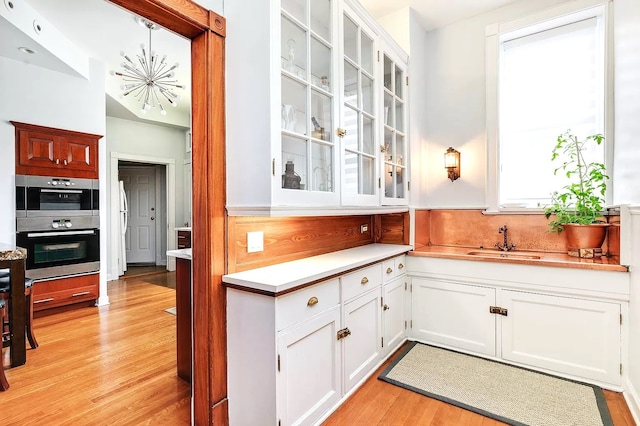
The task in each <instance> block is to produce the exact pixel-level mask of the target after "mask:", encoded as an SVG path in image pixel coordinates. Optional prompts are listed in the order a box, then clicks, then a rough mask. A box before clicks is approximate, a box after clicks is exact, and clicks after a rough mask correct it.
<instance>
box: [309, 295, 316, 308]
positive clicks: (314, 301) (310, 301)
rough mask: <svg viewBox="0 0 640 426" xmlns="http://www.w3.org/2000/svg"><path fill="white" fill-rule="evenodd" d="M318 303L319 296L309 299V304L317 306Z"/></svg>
mask: <svg viewBox="0 0 640 426" xmlns="http://www.w3.org/2000/svg"><path fill="white" fill-rule="evenodd" d="M317 304H318V298H317V297H315V296H313V297H312V298H310V299H309V301H308V302H307V306H315V305H317Z"/></svg>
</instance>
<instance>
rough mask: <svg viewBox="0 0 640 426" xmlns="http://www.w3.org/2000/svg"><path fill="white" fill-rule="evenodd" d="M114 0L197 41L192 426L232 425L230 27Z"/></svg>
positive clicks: (203, 14) (189, 13)
mask: <svg viewBox="0 0 640 426" xmlns="http://www.w3.org/2000/svg"><path fill="white" fill-rule="evenodd" d="M109 1H110V2H111V3H114V4H116V5H119V6H121V7H123V8H125V9H127V10H129V11H131V12H132V13H135V14H137V15H139V16H142V17H144V18H147V19H149V20H151V21H153V22H155V23H157V24H159V25H160V26H162V27H165V28H167V29H169V30H171V31H173V32H175V33H178V34H180V35H182V36H184V37H187V38H189V39H191V87H192V91H191V92H192V104H191V114H192V115H191V117H192V127H191V130H192V158H193V160H192V170H193V177H192V188H193V189H192V200H193V213H192V214H193V217H192V222H193V223H192V226H193V232H192V248H193V253H194V255H193V261H192V282H193V294H192V298H193V302H192V321H193V383H192V404H193V418H192V422H193V424H196V425H210V424H215V425H226V424H228V423H229V416H228V401H227V362H226V354H227V336H226V299H225V290H224V288H223V287H222V275H223V274H224V273H225V267H226V256H225V253H226V250H225V248H226V247H225V244H226V238H225V235H226V214H225V202H226V178H225V109H224V106H225V101H224V93H225V92H224V90H225V78H224V67H225V62H224V59H225V55H224V53H225V52H224V46H225V45H224V38H225V34H226V21H225V19H224V18H223V17H221V16H220V15H218V14H216V13H215V12H212V11H209V10H207V9H205V8H203V7H201V6H200V5H198V4H197V3H194V2H193V1H192V0H109Z"/></svg>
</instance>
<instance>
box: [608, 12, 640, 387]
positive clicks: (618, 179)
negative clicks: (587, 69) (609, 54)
mask: <svg viewBox="0 0 640 426" xmlns="http://www.w3.org/2000/svg"><path fill="white" fill-rule="evenodd" d="M614 17H615V18H614V19H615V22H614V39H615V53H614V55H615V148H614V149H615V151H614V169H613V203H614V204H638V203H640V185H638V182H640V167H639V166H638V165H639V164H640V144H639V143H638V136H639V135H640V102H639V101H638V100H639V99H640V2H638V1H637V0H616V1H615V2H614ZM639 355H640V354H639ZM639 384H640V383H639Z"/></svg>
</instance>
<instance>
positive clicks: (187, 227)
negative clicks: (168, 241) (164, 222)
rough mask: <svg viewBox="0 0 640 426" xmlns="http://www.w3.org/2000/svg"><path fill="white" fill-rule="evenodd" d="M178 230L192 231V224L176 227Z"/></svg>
mask: <svg viewBox="0 0 640 426" xmlns="http://www.w3.org/2000/svg"><path fill="white" fill-rule="evenodd" d="M176 231H189V232H191V227H190V226H181V227H179V228H176Z"/></svg>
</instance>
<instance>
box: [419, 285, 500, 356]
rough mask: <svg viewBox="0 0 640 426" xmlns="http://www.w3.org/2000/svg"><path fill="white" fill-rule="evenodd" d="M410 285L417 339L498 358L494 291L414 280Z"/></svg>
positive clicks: (485, 288)
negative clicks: (491, 309)
mask: <svg viewBox="0 0 640 426" xmlns="http://www.w3.org/2000/svg"><path fill="white" fill-rule="evenodd" d="M411 283H412V285H413V294H412V306H411V316H412V318H413V327H412V335H413V337H414V338H415V339H417V340H420V341H423V342H426V343H434V344H436V345H446V346H449V347H452V348H457V349H462V350H467V351H471V352H475V353H478V354H484V355H490V356H495V354H496V315H495V314H491V313H489V307H490V306H492V305H494V303H495V297H496V290H495V289H493V288H488V287H481V286H474V285H464V284H457V283H451V282H446V281H438V280H433V279H425V278H415V277H414V278H412V279H411Z"/></svg>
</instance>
